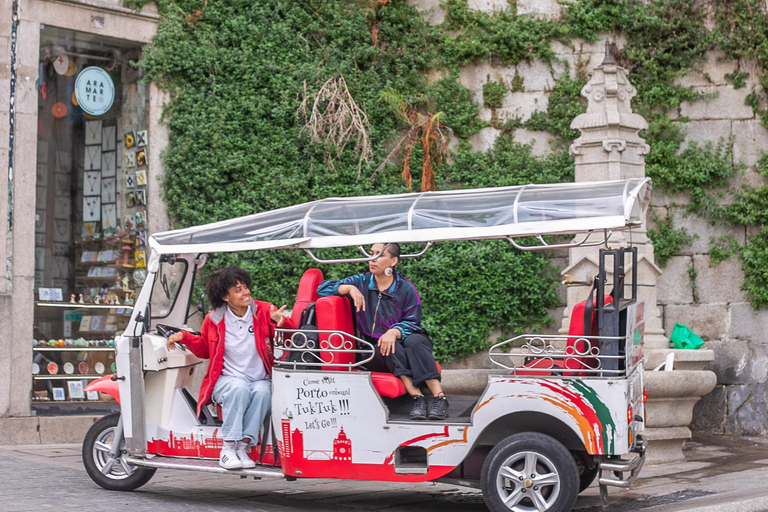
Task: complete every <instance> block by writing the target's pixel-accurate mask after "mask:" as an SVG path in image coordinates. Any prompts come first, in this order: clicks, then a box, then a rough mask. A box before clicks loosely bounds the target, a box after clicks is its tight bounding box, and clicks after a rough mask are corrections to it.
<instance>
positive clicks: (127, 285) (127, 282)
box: [122, 274, 131, 290]
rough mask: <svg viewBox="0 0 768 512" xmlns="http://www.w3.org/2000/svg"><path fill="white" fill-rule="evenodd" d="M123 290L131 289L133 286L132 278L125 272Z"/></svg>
mask: <svg viewBox="0 0 768 512" xmlns="http://www.w3.org/2000/svg"><path fill="white" fill-rule="evenodd" d="M122 282H123V290H129V289H130V286H131V279H130V278H129V277H128V274H125V275H124V276H123V280H122Z"/></svg>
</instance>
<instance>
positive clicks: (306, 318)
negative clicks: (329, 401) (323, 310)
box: [285, 302, 322, 370]
mask: <svg viewBox="0 0 768 512" xmlns="http://www.w3.org/2000/svg"><path fill="white" fill-rule="evenodd" d="M316 324H317V317H316V314H315V303H314V302H310V303H309V304H308V305H307V307H306V308H304V311H302V312H301V317H300V318H299V326H300V327H299V331H298V332H303V333H304V336H306V338H307V343H306V346H301V347H298V348H307V349H312V350H316V349H317V348H318V347H319V346H320V336H319V334H318V333H316V332H307V331H316V330H317V325H316ZM294 339H296V340H297V341H299V342H301V341H303V339H304V338H303V337H302V336H296V337H295V338H294ZM285 361H286V362H289V363H320V362H322V360H321V359H320V357H319V355H318V354H317V353H313V352H289V353H288V357H286V358H285ZM294 368H295V369H296V370H319V369H320V367H319V366H314V365H306V364H296V365H295V366H294Z"/></svg>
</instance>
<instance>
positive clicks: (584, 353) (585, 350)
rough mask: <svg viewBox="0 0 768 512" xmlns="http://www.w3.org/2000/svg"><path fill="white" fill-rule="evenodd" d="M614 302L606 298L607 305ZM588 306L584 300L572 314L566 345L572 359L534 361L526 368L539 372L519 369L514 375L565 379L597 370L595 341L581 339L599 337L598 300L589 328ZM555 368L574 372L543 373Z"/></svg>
mask: <svg viewBox="0 0 768 512" xmlns="http://www.w3.org/2000/svg"><path fill="white" fill-rule="evenodd" d="M612 302H613V297H612V296H611V295H607V296H606V297H605V304H611V303H612ZM586 306H587V301H586V300H583V301H581V302H579V303H578V304H576V305H575V306H574V307H573V311H572V312H571V323H570V324H569V325H568V340H567V341H566V345H565V354H566V356H570V357H566V358H564V359H552V358H541V359H534V360H533V361H530V362H529V363H526V365H525V368H531V369H533V368H535V369H536V370H538V371H525V370H521V369H518V370H516V371H515V372H513V375H538V376H540V377H549V376H552V375H560V374H562V375H563V377H576V376H580V375H583V374H584V371H583V370H585V369H587V368H596V367H597V363H598V361H597V359H596V358H595V357H590V351H591V349H592V342H594V340H585V339H583V338H579V337H580V336H597V335H598V331H597V311H596V310H595V307H596V306H597V298H596V297H595V298H593V299H592V306H593V307H592V315H591V321H590V325H589V326H585V325H584V321H585V317H584V308H586ZM554 368H561V369H563V370H573V371H563V372H559V371H555V372H546V371H541V370H549V369H554Z"/></svg>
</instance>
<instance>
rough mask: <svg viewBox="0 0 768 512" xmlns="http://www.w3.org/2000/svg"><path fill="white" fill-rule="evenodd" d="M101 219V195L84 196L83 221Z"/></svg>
mask: <svg viewBox="0 0 768 512" xmlns="http://www.w3.org/2000/svg"><path fill="white" fill-rule="evenodd" d="M99 220H101V195H98V196H92V197H88V196H85V197H83V222H92V221H99Z"/></svg>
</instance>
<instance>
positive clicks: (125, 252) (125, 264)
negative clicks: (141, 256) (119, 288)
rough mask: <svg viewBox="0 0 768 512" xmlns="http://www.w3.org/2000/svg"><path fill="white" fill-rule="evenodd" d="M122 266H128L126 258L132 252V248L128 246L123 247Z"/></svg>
mask: <svg viewBox="0 0 768 512" xmlns="http://www.w3.org/2000/svg"><path fill="white" fill-rule="evenodd" d="M123 251H124V253H123V266H126V267H127V266H128V261H129V260H128V257H129V256H130V254H131V252H132V251H133V247H131V246H130V245H124V246H123Z"/></svg>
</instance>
